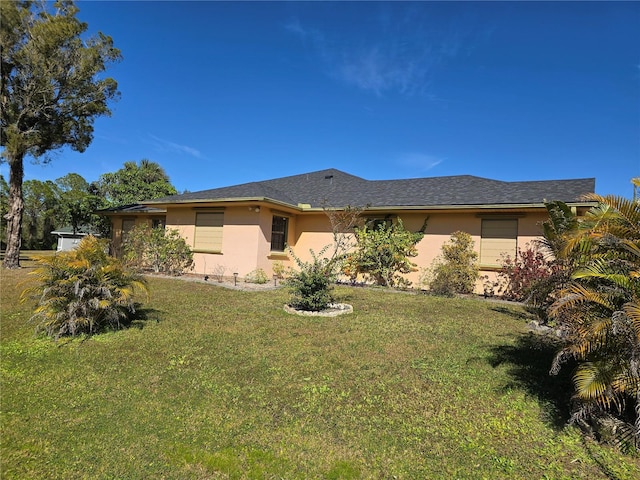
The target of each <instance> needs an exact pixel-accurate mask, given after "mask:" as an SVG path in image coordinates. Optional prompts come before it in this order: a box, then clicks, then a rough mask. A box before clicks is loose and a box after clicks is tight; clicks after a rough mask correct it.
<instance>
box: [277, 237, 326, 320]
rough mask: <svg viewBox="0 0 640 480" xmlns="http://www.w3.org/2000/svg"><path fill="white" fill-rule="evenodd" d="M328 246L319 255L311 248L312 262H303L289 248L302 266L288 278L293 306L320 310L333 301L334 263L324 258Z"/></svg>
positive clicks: (315, 310)
mask: <svg viewBox="0 0 640 480" xmlns="http://www.w3.org/2000/svg"><path fill="white" fill-rule="evenodd" d="M328 247H329V246H327V247H324V248H323V249H322V250H321V251H320V253H319V254H318V255H316V254H315V252H314V251H313V250H310V252H311V257H312V258H313V261H311V262H303V261H302V260H301V259H300V258H298V257H297V256H296V255H295V254H294V253H293V251H292V250H291V249H289V254H290V255H291V256H292V257H293V259H294V260H295V262H296V264H297V265H298V267H299V268H300V271H293V272H291V274H290V276H289V277H288V278H287V279H286V283H287V286H288V287H289V291H290V292H291V301H290V302H289V305H290V306H291V307H293V308H297V309H298V310H307V311H312V312H319V311H321V310H325V309H326V308H327V307H328V306H329V304H330V303H331V302H333V295H332V290H333V283H334V280H335V273H334V271H333V270H334V264H333V263H332V262H331V261H330V260H329V259H327V258H322V255H323V254H324V253H325V252H326V250H327V248H328Z"/></svg>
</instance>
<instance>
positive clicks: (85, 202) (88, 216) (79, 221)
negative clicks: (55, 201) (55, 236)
mask: <svg viewBox="0 0 640 480" xmlns="http://www.w3.org/2000/svg"><path fill="white" fill-rule="evenodd" d="M56 184H57V185H58V189H59V196H60V207H61V209H62V213H63V219H64V220H63V222H64V223H67V224H69V225H71V228H73V233H76V232H77V231H78V229H79V228H80V227H81V226H86V225H90V224H91V223H92V220H93V219H94V216H95V215H94V214H93V212H94V211H95V210H97V209H98V207H99V205H100V202H101V201H102V199H101V198H100V197H98V196H97V195H94V194H93V192H92V191H91V186H90V185H89V183H87V181H86V180H85V179H84V178H82V176H80V175H78V174H77V173H69V174H67V175H65V176H64V177H61V178H58V179H57V180H56ZM61 226H63V225H59V227H61Z"/></svg>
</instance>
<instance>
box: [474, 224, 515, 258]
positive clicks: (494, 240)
mask: <svg viewBox="0 0 640 480" xmlns="http://www.w3.org/2000/svg"><path fill="white" fill-rule="evenodd" d="M517 246H518V220H482V238H481V240H480V265H485V266H495V267H499V266H500V265H501V264H502V261H501V256H502V255H509V256H510V257H511V258H515V256H516V248H517Z"/></svg>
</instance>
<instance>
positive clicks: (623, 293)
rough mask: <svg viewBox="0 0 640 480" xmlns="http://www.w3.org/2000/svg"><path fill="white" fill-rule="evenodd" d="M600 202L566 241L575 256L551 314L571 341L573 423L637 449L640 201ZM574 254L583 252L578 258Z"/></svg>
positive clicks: (560, 358) (562, 355) (562, 357)
mask: <svg viewBox="0 0 640 480" xmlns="http://www.w3.org/2000/svg"><path fill="white" fill-rule="evenodd" d="M586 198H587V199H588V200H593V201H595V202H598V206H596V207H593V208H592V209H591V210H590V211H589V212H588V213H587V214H586V215H585V217H584V218H583V219H581V221H580V223H579V225H578V227H577V228H576V229H572V230H569V231H568V232H567V234H566V235H565V241H564V242H563V245H564V248H565V249H566V250H567V252H569V253H566V252H565V256H571V255H573V258H576V259H577V261H576V268H575V269H574V270H573V273H572V275H571V282H570V283H569V284H568V285H567V286H565V287H564V288H562V289H560V290H559V292H558V300H557V301H556V302H555V303H554V304H553V305H552V307H551V311H550V312H551V315H552V317H553V318H555V319H556V321H557V322H558V324H559V326H560V327H561V329H562V331H563V332H564V334H565V339H566V344H565V346H564V348H563V349H562V350H561V351H560V352H559V353H558V355H557V356H556V358H555V360H554V364H553V366H552V373H555V372H557V371H558V370H559V369H560V367H561V365H562V364H563V363H564V362H566V361H567V360H568V359H575V360H577V361H578V367H577V368H576V370H575V373H574V385H575V388H576V393H575V397H576V400H577V408H576V410H575V411H574V412H573V416H572V419H573V420H574V421H576V422H577V423H580V424H581V425H583V426H587V427H589V428H593V429H594V430H596V431H598V433H600V434H603V435H611V437H612V438H613V439H615V440H616V441H618V442H622V443H624V444H626V445H633V446H635V447H636V448H638V447H639V446H640V202H638V201H637V200H634V201H632V200H627V199H625V198H622V197H615V196H606V197H602V196H599V195H595V194H592V195H589V196H588V197H586ZM575 252H578V253H577V254H576V253H575Z"/></svg>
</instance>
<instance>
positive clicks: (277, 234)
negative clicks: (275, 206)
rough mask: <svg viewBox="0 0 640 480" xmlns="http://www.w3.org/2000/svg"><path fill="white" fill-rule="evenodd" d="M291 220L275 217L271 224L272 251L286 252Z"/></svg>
mask: <svg viewBox="0 0 640 480" xmlns="http://www.w3.org/2000/svg"><path fill="white" fill-rule="evenodd" d="M288 227H289V219H288V218H287V217H279V216H277V215H274V216H273V222H272V223H271V251H272V252H284V248H285V246H286V244H287V233H288V231H289V228H288Z"/></svg>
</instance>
